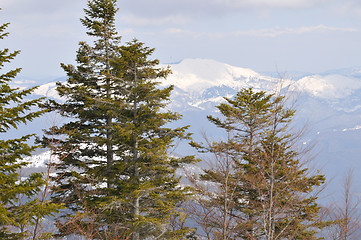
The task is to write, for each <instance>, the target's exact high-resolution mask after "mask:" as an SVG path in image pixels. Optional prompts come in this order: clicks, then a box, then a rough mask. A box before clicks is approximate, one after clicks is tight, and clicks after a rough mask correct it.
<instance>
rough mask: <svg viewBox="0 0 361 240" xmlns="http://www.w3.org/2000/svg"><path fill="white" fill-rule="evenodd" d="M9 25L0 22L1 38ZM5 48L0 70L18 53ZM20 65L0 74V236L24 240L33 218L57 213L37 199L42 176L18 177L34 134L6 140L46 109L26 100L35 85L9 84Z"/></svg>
mask: <svg viewBox="0 0 361 240" xmlns="http://www.w3.org/2000/svg"><path fill="white" fill-rule="evenodd" d="M8 25H9V24H8V23H7V24H2V25H0V39H3V38H4V37H6V36H7V35H8V33H7V32H5V31H6V28H7V26H8ZM19 52H20V51H14V52H10V50H9V49H7V48H5V49H3V50H0V70H3V68H4V67H5V64H6V63H9V62H10V61H11V60H12V59H14V58H15V57H16V55H18V54H19ZM20 70H21V69H20V68H17V69H14V70H10V71H8V72H4V73H3V72H2V73H1V75H0V134H1V138H0V238H1V239H23V238H25V237H26V236H30V235H31V234H33V233H32V232H30V226H32V225H34V224H35V223H36V219H39V218H44V217H46V216H49V215H52V214H53V213H55V212H56V209H57V208H58V207H59V206H58V205H56V204H55V205H54V204H51V203H49V201H47V200H44V201H42V200H39V199H38V198H37V196H38V193H39V191H41V187H42V186H43V185H44V180H43V175H42V174H41V173H33V174H30V175H29V176H27V177H25V176H21V175H20V174H19V172H20V170H21V169H22V168H24V167H26V166H27V165H28V164H29V163H28V162H24V161H23V158H24V157H25V156H30V155H31V153H32V152H33V151H34V150H35V148H36V147H37V146H35V145H29V144H28V143H29V141H30V139H31V138H32V137H33V135H25V136H22V137H20V138H16V139H9V138H8V137H7V135H6V134H7V132H8V131H9V130H11V129H17V128H18V126H19V125H21V124H27V123H28V122H30V121H32V120H33V119H34V118H37V117H39V116H41V115H42V114H43V113H44V112H45V110H36V109H37V108H36V107H37V106H38V105H39V104H40V102H41V101H42V100H43V99H41V98H40V99H33V100H25V98H26V97H29V95H30V94H31V93H32V92H33V91H34V89H35V88H30V89H26V90H20V89H18V88H12V87H11V86H10V85H9V84H10V82H11V81H12V80H13V79H14V78H15V77H16V75H17V74H18V73H19V72H20Z"/></svg>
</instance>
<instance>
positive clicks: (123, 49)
mask: <svg viewBox="0 0 361 240" xmlns="http://www.w3.org/2000/svg"><path fill="white" fill-rule="evenodd" d="M115 5H116V0H93V1H88V8H87V9H85V18H84V19H82V23H83V25H84V26H85V27H86V28H87V29H88V32H87V34H88V35H90V36H94V37H95V38H96V40H95V42H94V45H93V46H90V45H88V44H87V43H85V42H81V43H80V48H79V50H78V54H77V58H76V60H77V63H78V66H77V67H74V66H72V65H64V64H62V67H63V68H64V70H65V71H66V72H67V75H68V80H67V82H66V83H63V84H61V83H58V87H57V90H58V92H59V94H60V96H62V97H64V99H65V102H62V103H57V102H55V101H50V102H49V103H48V104H47V107H48V108H49V109H53V110H55V111H57V112H59V113H60V114H61V115H62V116H65V117H68V118H69V119H70V122H68V123H66V124H64V125H63V126H59V127H54V128H52V129H50V130H49V131H48V132H47V133H53V132H55V133H56V134H57V135H58V136H59V139H58V142H59V143H60V147H59V148H58V151H57V153H56V154H57V155H58V156H59V159H61V162H60V163H59V165H58V166H57V170H58V174H57V176H56V177H55V179H56V181H57V186H56V188H55V195H54V198H53V199H54V201H55V202H63V203H64V204H65V205H66V207H67V208H68V210H70V211H65V212H64V214H63V215H62V217H61V218H60V219H59V230H60V232H61V235H69V234H79V235H84V236H86V237H87V238H91V239H105V238H106V237H107V238H112V239H115V236H117V237H119V236H124V238H126V237H128V236H130V235H131V236H132V238H133V239H145V238H147V237H157V238H158V239H172V238H173V239H179V238H182V236H184V235H185V234H186V233H187V232H188V231H189V230H188V229H186V228H180V229H179V228H177V229H172V228H171V227H170V220H171V218H174V217H177V216H179V217H181V216H182V213H181V212H180V211H179V209H178V208H179V207H180V204H181V203H182V202H183V201H184V200H185V198H186V193H185V190H184V189H181V188H180V187H179V178H178V177H176V176H175V171H176V169H177V168H178V167H179V166H180V165H181V164H183V163H190V162H192V161H193V158H192V157H185V158H173V157H170V156H168V150H169V148H170V147H172V146H173V142H174V140H175V139H177V138H179V139H185V138H188V137H189V134H187V133H186V129H187V127H180V128H175V129H172V128H169V127H166V124H167V123H169V122H172V121H175V120H177V119H179V118H180V115H179V114H177V113H173V112H170V111H165V110H164V107H166V105H167V103H168V102H169V97H170V93H171V91H172V89H173V87H172V86H170V87H166V88H161V87H160V86H159V84H160V82H159V79H162V78H166V77H167V75H168V74H169V73H170V70H169V69H162V68H157V65H158V64H159V61H158V60H149V57H150V55H151V54H152V53H153V51H154V49H151V48H148V47H145V46H144V44H143V43H141V42H139V41H137V40H133V41H132V42H129V43H128V44H126V45H125V46H121V45H120V43H119V41H120V38H119V36H118V35H117V32H116V30H115V24H114V19H115V14H116V12H117V8H116V6H115ZM43 142H44V143H46V142H48V139H47V138H46V137H45V138H44V139H43Z"/></svg>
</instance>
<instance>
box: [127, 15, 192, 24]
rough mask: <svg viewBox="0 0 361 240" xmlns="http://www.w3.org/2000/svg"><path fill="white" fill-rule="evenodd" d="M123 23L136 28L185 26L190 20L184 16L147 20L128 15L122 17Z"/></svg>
mask: <svg viewBox="0 0 361 240" xmlns="http://www.w3.org/2000/svg"><path fill="white" fill-rule="evenodd" d="M121 22H123V23H124V24H127V25H131V26H136V27H148V26H161V25H165V24H172V25H184V24H187V23H189V22H190V21H189V19H188V18H186V17H184V16H182V15H171V16H164V17H159V18H147V17H140V16H136V15H135V14H128V15H126V16H123V17H121Z"/></svg>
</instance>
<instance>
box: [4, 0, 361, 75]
mask: <svg viewBox="0 0 361 240" xmlns="http://www.w3.org/2000/svg"><path fill="white" fill-rule="evenodd" d="M86 2H87V1H86V0H0V8H2V10H1V11H0V22H1V23H4V22H10V23H11V25H10V27H9V28H8V31H9V32H10V36H9V37H8V38H6V39H5V40H1V41H0V43H1V44H0V49H2V48H5V47H8V48H10V49H12V50H17V49H20V50H21V51H22V52H21V55H19V56H18V57H17V59H16V61H13V62H12V64H11V66H12V67H15V66H19V67H22V68H23V71H22V74H21V76H20V77H28V78H32V79H34V80H37V79H38V80H42V81H44V80H45V79H47V78H49V81H51V80H53V79H52V78H53V77H58V76H63V75H64V73H63V71H62V69H61V68H60V67H59V65H60V63H61V62H64V63H74V59H75V54H76V50H77V48H78V42H79V41H82V40H89V39H88V38H87V37H86V34H85V29H84V28H83V26H82V25H81V24H80V21H79V18H81V17H82V16H83V8H85V7H86ZM118 7H119V13H118V15H117V18H116V24H117V28H118V31H119V34H120V35H122V36H123V42H125V41H128V40H131V39H132V38H137V39H139V40H140V41H143V42H145V43H146V44H147V45H148V46H149V47H154V48H156V52H155V55H154V57H157V58H159V59H160V61H161V62H162V63H172V62H178V61H180V60H182V59H185V58H209V59H214V60H217V61H221V62H225V63H229V64H232V65H235V66H239V67H247V68H251V69H253V70H255V71H259V72H262V71H279V72H291V71H294V70H298V71H304V72H314V73H317V72H322V71H326V70H330V69H337V68H344V67H353V66H361V1H360V0H131V1H129V0H118Z"/></svg>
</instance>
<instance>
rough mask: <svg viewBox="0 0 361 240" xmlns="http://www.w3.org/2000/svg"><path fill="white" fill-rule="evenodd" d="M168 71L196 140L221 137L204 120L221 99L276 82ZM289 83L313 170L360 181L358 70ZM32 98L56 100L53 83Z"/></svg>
mask: <svg viewBox="0 0 361 240" xmlns="http://www.w3.org/2000/svg"><path fill="white" fill-rule="evenodd" d="M170 67H171V69H172V72H173V74H172V75H170V77H169V78H168V79H167V80H166V81H164V83H163V86H166V85H169V84H173V85H174V86H175V89H174V91H173V93H172V98H171V103H170V105H169V107H170V108H171V109H172V110H174V111H177V112H180V113H181V114H182V115H183V119H182V120H181V121H180V122H178V123H177V124H178V125H191V128H190V131H191V132H193V133H194V138H195V140H197V141H201V140H202V131H204V132H206V134H207V135H208V136H211V137H213V138H217V137H218V136H219V135H221V134H222V133H221V132H220V131H219V130H217V129H215V128H214V127H213V126H212V125H211V124H210V123H208V121H207V119H206V116H207V115H209V114H217V111H216V108H215V106H216V105H217V104H219V103H220V102H221V101H223V97H232V96H233V95H235V94H236V93H237V92H238V91H239V90H240V89H241V88H244V87H253V88H254V89H256V90H266V91H272V90H274V89H275V88H276V87H278V85H279V83H280V79H278V78H276V77H272V76H269V75H264V74H259V73H257V72H255V71H252V70H251V69H246V68H240V67H235V66H231V65H228V64H224V63H221V62H217V61H214V60H207V59H186V60H183V61H182V62H180V63H177V64H171V65H170ZM270 75H271V74H270ZM299 76H302V75H301V74H299ZM291 78H292V76H290V79H283V81H282V86H284V87H286V86H287V87H288V89H289V92H290V93H291V94H292V95H293V96H297V97H296V98H297V102H296V105H297V116H296V122H297V124H296V125H299V126H300V125H303V124H304V123H306V122H307V123H308V125H309V129H310V131H309V133H308V134H307V136H306V137H305V143H311V142H317V147H316V151H317V152H318V155H317V158H316V161H315V164H316V166H317V167H318V168H321V170H322V172H324V173H326V174H327V176H328V177H329V178H336V179H337V181H338V177H339V176H342V175H343V174H344V173H345V172H346V171H347V169H348V168H353V169H354V170H355V176H360V177H359V179H357V180H361V159H360V157H359V156H360V155H361V68H350V69H341V70H332V71H328V72H325V73H321V74H317V75H312V74H311V75H305V76H302V77H300V78H295V80H291ZM29 84H30V83H24V86H25V85H29ZM17 85H19V83H17ZM20 85H21V84H20ZM24 86H23V87H24ZM35 93H36V94H37V95H38V96H47V97H50V98H56V99H58V98H59V97H58V96H57V94H56V91H55V82H51V83H48V84H44V85H41V86H40V87H39V88H38V89H37V90H36V92H35ZM41 121H43V122H42V123H40V125H41V126H42V127H43V128H44V127H45V126H46V125H48V126H49V117H48V119H45V118H43V119H42V120H41ZM46 121H48V123H46ZM35 124H36V125H39V123H35ZM34 129H35V130H36V128H34V127H32V128H31V130H33V131H34ZM38 130H39V129H38ZM179 148H180V152H182V153H188V152H189V153H194V151H193V149H190V147H188V146H187V145H186V144H181V145H180V146H179ZM337 181H335V182H337Z"/></svg>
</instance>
